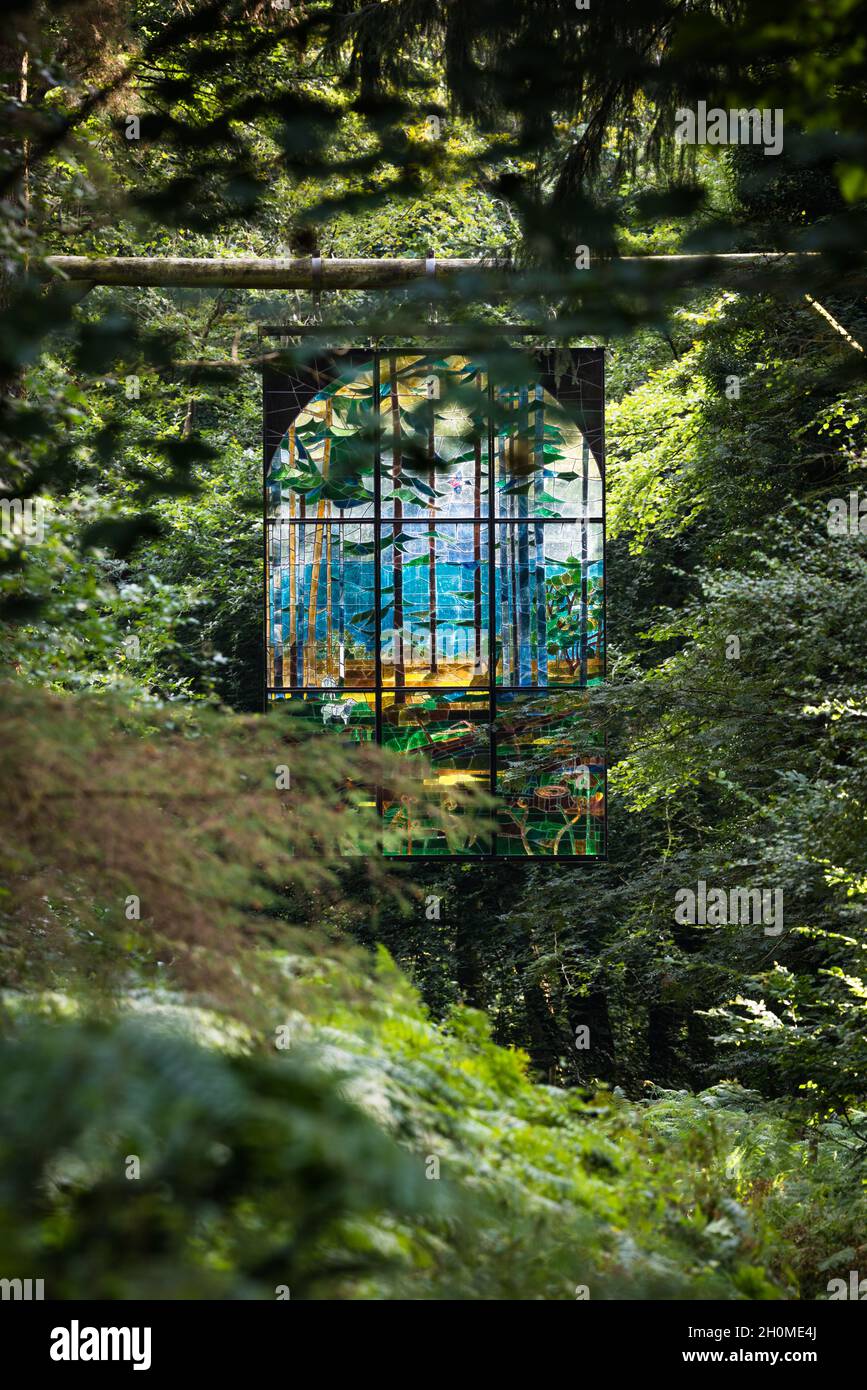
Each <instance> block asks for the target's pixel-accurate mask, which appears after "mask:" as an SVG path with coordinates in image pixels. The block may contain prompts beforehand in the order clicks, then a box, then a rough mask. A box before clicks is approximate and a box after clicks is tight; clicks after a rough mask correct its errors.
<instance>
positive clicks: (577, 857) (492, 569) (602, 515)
mask: <svg viewBox="0 0 867 1390" xmlns="http://www.w3.org/2000/svg"><path fill="white" fill-rule="evenodd" d="M298 331H299V330H298V329H297V328H296V329H294V330H293V329H292V328H291V327H283V328H275V329H273V330H262V336H266V335H269V334H273V335H274V336H277V335H278V334H279V335H280V336H281V337H284V336H286V335H291V334H292V333H293V332H296V333H297V332H298ZM310 331H312V330H308V333H309V332H310ZM320 331H321V330H320ZM566 350H567V351H568V352H570V353H571V354H573V355H574V354H576V353H586V354H587V355H588V357H589V356H591V355H592V356H593V357H594V358H596V359H597V360H598V363H599V376H600V381H599V390H600V396H601V401H600V411H599V433H598V446H597V449H596V450H594V451H593V454H594V457H595V458H596V461H597V464H598V466H599V471H600V476H601V479H602V499H601V500H602V507H601V511H600V512H599V514H598V515H584V516H558V517H533V516H527V517H508V516H502V517H501V516H497V515H496V510H497V509H496V498H497V490H496V483H497V478H496V447H495V431H494V425H493V413H494V412H493V405H494V392H495V390H496V385H495V383H494V382H493V381H492V380H491V378H490V374H488V380H487V387H486V389H487V395H488V404H489V411H488V430H487V441H486V442H487V454H488V476H487V491H488V515H482V516H475V515H472V514H470V515H466V516H448V517H443V518H442V519H441V520H440V522H439V524H440V525H449V524H456V525H467V524H470V525H472V524H476V523H478V524H483V525H485V526H487V530H488V559H487V580H488V633H487V636H488V642H487V670H488V681H487V686H486V687H485V686H482V685H476V686H467V685H459V684H455V685H403V686H397V685H396V684H393V683H389V682H383V679H382V643H381V640H380V639H381V620H382V592H381V591H382V575H381V567H380V565H379V564H378V563H376V561H377V559H378V555H379V550H380V548H379V544H378V542H379V538H380V536H381V535H382V533H383V531H384V530H385V529H386V528H391V527H393V526H394V524H395V520H396V519H395V518H394V517H389V516H386V517H383V515H382V447H381V439H382V433H383V431H382V422H381V414H380V411H379V410H377V412H376V415H375V422H376V434H375V448H374V466H373V493H374V499H373V504H374V513H373V516H372V517H364V518H354V517H353V518H344V517H330V518H328V522H327V524H328V526H329V527H338V526H341V527H343V526H355V527H370V529H371V530H372V531H373V533H374V536H375V538H376V541H377V545H376V548H375V551H374V561H375V563H374V608H375V645H374V681H373V684H372V685H367V686H361V685H359V684H357V683H356V684H354V685H346V686H340V687H338V689H339V690H341V691H344V692H345V693H346V694H347V695H351V694H353V693H362V692H363V693H364V694H365V695H368V696H369V695H371V694H372V695H374V697H375V739H376V743H377V745H378V746H380V747H381V746H382V723H383V720H382V709H383V699H384V697H388V696H389V695H391V694H393V693H394V692H395V691H396V690H401V691H402V692H404V693H406V694H410V693H411V694H420V693H424V694H426V695H428V696H429V697H431V698H436V697H437V696H440V695H449V694H464V693H466V694H470V693H472V694H475V695H480V694H481V693H482V692H483V691H486V694H487V702H488V714H489V728H490V733H489V752H488V756H489V785H490V792H491V795H492V796H493V797H496V796H497V795H498V792H497V733H496V718H497V694H498V693H499V694H500V695H503V694H511V695H524V696H537V697H538V696H542V695H561V696H567V695H570V694H571V695H572V696H573V697H575V698H576V700H577V698H578V697H579V696H580V695H582V694H584V693H585V692H586V691H587V689H588V688H589V687H588V686H586V685H567V684H565V683H562V684H559V683H558V684H553V685H551V684H549V685H511V684H508V685H506V684H497V680H496V668H497V661H496V595H497V582H496V562H495V560H494V558H493V557H494V556H495V554H496V535H497V527H499V526H517V525H527V526H543V527H544V526H552V525H563V524H571V525H574V526H580V527H581V528H582V529H584V532H585V540H586V528H587V527H589V526H592V525H596V526H601V528H602V574H603V585H602V679H603V681H604V680H605V678H606V676H607V669H608V613H607V584H606V583H605V579H606V578H607V565H606V489H605V466H604V460H605V412H604V366H603V362H604V349H602V348H585V349H580V348H579V349H576V348H569V349H566ZM496 351H497V352H502V351H503V349H500V348H498V349H496ZM516 351H517V350H516ZM552 351H556V349H525V352H530V353H533V354H534V355H536V356H538V355H540V353H541V352H552ZM319 354H320V355H321V357H323V358H327V357H328V355H329V354H328V349H327V348H321V349H319ZM390 355H401V356H416V355H417V356H418V357H419V358H422V359H423V358H428V357H442V356H449V357H458V356H466V357H473V356H476V357H478V356H483V355H484V354H483V353H480V352H479V351H478V349H473V350H468V349H465V348H462V347H461V345H460V344H459V343H452V344H448V345H438V346H430V345H428V344H426V345H424V346H417V345H415V344H412V345H410V344H403V343H401V344H389V345H388V346H371V347H357V348H345V347H341V349H340V354H339V357H338V358H337V360H338V361H347V360H350V361H356V362H359V363H362V362H363V363H365V364H370V365H371V366H372V369H373V397H374V401H375V402H376V403H377V404H378V403H379V400H380V382H381V362H382V359H383V357H386V358H387V357H389V356H390ZM283 375H285V374H281V373H280V372H279V371H275V370H274V369H273V368H270V367H267V366H266V367H265V368H264V369H263V396H264V406H265V409H264V410H263V538H262V539H263V599H264V623H263V626H264V661H263V669H264V671H265V680H264V682H263V687H264V689H263V704H264V710H265V712H266V713H267V712H269V711H271V710H274V709H275V706H276V705H277V704H279V699H278V698H275V697H279V696H281V695H288V696H292V695H310V696H327V695H330V696H333V695H334V694H335V687H333V686H323V685H307V684H305V685H285V684H284V685H280V686H271V685H268V683H267V670H268V629H269V623H268V615H269V603H270V595H269V544H268V536H269V530H270V529H271V528H273V527H275V526H278V525H279V526H296V527H297V526H310V525H313V524H317V522H316V519H315V518H311V517H286V518H276V517H271V516H269V514H268V471H269V468H270V465H271V460H272V458H273V455H274V452H275V450H276V449H277V448H279V446H280V443H281V441H282V439H283V435H284V433H285V431H283V430H282V429H280V428H279V426H278V428H277V429H276V430H275V429H274V428H271V429H269V414H268V408H267V406H268V392H269V380H270V381H272V382H273V381H274V380H276V379H277V378H279V377H280V376H283ZM314 394H315V393H314ZM311 399H313V396H312V395H311ZM302 409H303V407H302ZM297 413H300V411H298V412H297ZM403 521H404V522H405V523H407V524H410V525H411V524H412V523H413V521H417V523H418V525H419V527H421V526H423V525H427V524H428V519H427V518H425V517H418V518H406V517H404V518H403ZM318 524H320V525H322V524H324V523H323V522H322V521H319V522H318ZM586 584H587V576H586V572H585V573H583V575H582V587H585V586H586ZM582 601H583V602H584V603H586V601H587V600H586V587H585V597H584V598H583V600H582ZM600 744H601V745H602V747H603V749H604V748H605V740H604V738H603V739H600ZM603 758H604V754H603ZM602 776H603V797H604V802H603V815H602V818H601V820H602V825H601V834H602V845H603V849H602V852H601V853H598V854H556V855H509V854H503V853H498V852H497V850H496V838H497V831H496V824H494V825H492V828H491V832H490V835H489V843H490V848H488V849H487V850H485V851H483V852H478V853H476V852H474V853H471V854H446V853H444V854H411V855H400V854H389V855H388V858H389V859H393V860H394V861H395V862H396V863H400V862H403V861H407V862H410V861H416V862H431V863H433V862H438V861H443V860H445V861H447V862H461V863H467V864H471V863H475V862H479V863H482V862H484V861H486V860H491V859H495V860H498V861H500V862H503V863H505V862H516V863H526V864H531V863H532V864H538V863H540V862H549V863H552V864H558V863H559V864H565V863H568V864H582V865H586V866H588V867H589V866H590V865H592V864H598V863H604V862H606V861H607V859H608V765H607V758H604V761H603V767H602ZM376 806H377V812H378V814H379V815H380V816H382V789H381V788H380V787H377V788H376ZM493 814H494V820H495V819H496V812H494V813H493ZM380 852H382V851H380Z"/></svg>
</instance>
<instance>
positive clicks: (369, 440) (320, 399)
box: [265, 349, 606, 860]
mask: <svg viewBox="0 0 867 1390" xmlns="http://www.w3.org/2000/svg"><path fill="white" fill-rule="evenodd" d="M603 478H604V458H603V359H602V352H601V351H600V350H598V349H569V350H562V349H559V350H555V349H552V350H549V351H544V352H535V353H533V354H527V353H522V354H515V355H514V356H513V355H510V354H507V353H498V354H497V355H496V357H493V356H492V357H491V358H489V359H487V360H483V359H481V358H475V357H471V356H467V355H461V354H459V353H453V352H449V353H446V354H441V353H435V352H432V351H429V352H425V353H421V352H419V351H411V350H400V351H396V350H390V351H369V352H362V351H348V352H343V353H338V352H334V353H332V354H328V355H324V356H321V357H317V358H316V360H315V361H313V362H312V363H310V364H309V365H307V366H305V367H304V368H303V369H298V370H297V371H295V372H293V373H291V374H288V373H280V372H277V371H273V370H270V369H268V370H266V373H265V494H266V496H265V501H266V520H265V529H266V544H265V564H266V591H267V642H266V645H267V679H266V686H267V702H268V705H269V707H271V708H272V709H273V710H275V712H276V713H279V716H280V717H282V718H297V719H299V720H300V721H301V722H302V724H303V726H304V727H305V728H309V729H311V730H314V729H315V730H316V731H317V732H318V733H319V734H321V735H323V736H328V737H339V738H342V739H345V740H348V741H359V740H370V741H374V742H377V743H380V744H382V745H383V746H385V747H386V748H388V749H390V750H391V751H393V752H395V753H397V754H398V755H399V756H400V757H402V758H407V759H410V760H412V761H413V765H417V766H418V767H419V769H423V773H422V774H421V775H420V780H419V790H418V795H417V796H413V797H407V796H405V795H403V796H396V795H393V794H392V793H391V792H390V790H389V788H388V787H380V788H378V789H374V790H373V791H372V793H371V795H372V799H375V802H376V806H377V809H378V811H379V814H380V815H381V817H382V823H383V833H384V845H385V852H386V853H390V854H396V855H408V856H412V857H420V856H428V855H435V856H458V857H479V856H490V855H496V856H498V857H546V856H556V857H559V858H575V859H585V860H586V859H592V858H599V857H601V856H603V855H604V853H605V834H606V822H605V760H604V749H603V745H602V742H601V740H600V739H599V737H598V735H597V734H596V733H594V730H593V728H592V726H591V722H590V718H589V714H588V708H587V691H588V689H589V688H590V687H592V686H593V685H596V684H598V683H599V682H600V681H601V680H602V677H603V672H604V661H605V620H604V615H605V606H604V488H603ZM462 783H463V784H469V783H472V784H474V785H477V786H480V787H483V788H484V789H486V790H488V791H489V792H490V793H491V794H492V796H493V797H494V798H495V801H496V807H497V809H496V812H495V814H494V817H493V821H492V822H491V823H490V825H489V827H488V829H487V831H485V832H484V833H481V834H480V833H479V832H478V828H476V829H475V830H474V831H473V832H472V833H470V832H469V831H467V830H462V828H461V824H460V817H459V816H456V817H455V818H454V823H453V824H452V826H451V828H450V829H448V830H445V829H444V828H443V825H442V819H443V818H442V816H437V815H435V814H433V813H432V808H440V809H441V808H442V807H446V808H447V809H448V808H449V807H450V805H451V804H452V802H453V801H454V798H455V792H454V788H455V787H456V786H458V785H460V784H462ZM386 832H387V833H386Z"/></svg>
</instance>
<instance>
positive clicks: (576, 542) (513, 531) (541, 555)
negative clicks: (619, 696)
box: [495, 521, 604, 686]
mask: <svg viewBox="0 0 867 1390" xmlns="http://www.w3.org/2000/svg"><path fill="white" fill-rule="evenodd" d="M496 571H497V572H496V592H495V614H496V623H497V668H496V680H497V684H498V685H541V686H546V685H596V684H598V683H599V681H601V679H602V669H603V642H604V632H603V613H604V606H603V584H602V525H601V523H600V522H588V523H586V524H579V523H575V522H561V521H555V522H545V523H543V522H540V521H539V522H515V523H514V524H510V525H506V524H504V523H499V524H498V526H497V555H496Z"/></svg>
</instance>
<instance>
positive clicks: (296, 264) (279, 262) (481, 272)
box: [46, 251, 865, 292]
mask: <svg viewBox="0 0 867 1390" xmlns="http://www.w3.org/2000/svg"><path fill="white" fill-rule="evenodd" d="M46 263H47V265H48V266H49V267H50V268H51V269H52V270H53V271H55V272H56V273H57V274H58V275H60V276H63V277H65V278H66V279H68V280H72V281H75V282H78V283H81V282H86V283H87V284H90V285H133V286H141V287H144V286H158V287H162V288H172V287H186V288H201V289H208V288H215V289H216V288H235V289H251V290H252V289H274V290H312V291H316V290H320V289H321V290H385V289H396V288H399V287H400V286H402V285H408V284H411V283H413V282H416V281H420V280H425V279H428V280H430V281H431V282H432V283H442V282H449V281H453V280H454V279H455V277H460V276H463V277H464V284H465V286H466V288H468V289H469V288H470V281H472V280H476V281H478V282H480V284H481V283H484V284H485V285H486V286H488V287H489V288H491V289H495V290H499V291H501V292H508V291H509V290H510V289H512V290H514V289H517V288H519V287H520V288H523V289H530V290H539V291H541V290H543V289H544V288H545V285H546V282H550V284H551V287H552V288H553V286H554V285H555V284H556V286H557V288H558V289H560V290H561V291H562V290H563V289H566V288H572V289H574V290H576V291H579V290H581V289H585V288H586V289H588V290H589V289H592V288H594V287H598V286H605V285H610V286H612V287H617V288H618V289H621V290H628V289H629V288H630V286H634V288H635V289H636V290H643V289H646V288H657V287H658V288H659V289H666V288H677V287H680V286H682V285H690V284H704V283H711V284H713V285H715V286H718V287H719V288H733V289H736V288H741V287H745V286H748V285H750V284H763V283H767V282H776V281H778V280H779V279H780V277H782V278H783V279H784V280H785V281H786V282H797V281H798V280H799V279H800V278H801V277H802V276H809V277H815V276H817V275H821V274H822V273H823V271H825V270H827V271H829V272H830V271H832V270H833V266H832V265H831V263H830V262H829V261H827V258H826V257H825V255H824V254H823V253H822V252H816V251H812V252H809V251H808V252H798V251H793V252H787V251H746V252H725V253H721V254H718V255H677V256H620V257H616V258H614V259H612V260H608V261H600V262H599V263H598V264H597V265H592V264H591V267H590V268H589V269H587V270H569V271H568V272H565V273H564V272H552V271H543V270H538V269H534V268H532V267H530V268H526V269H523V268H519V267H514V266H512V265H510V264H508V263H502V262H497V261H491V260H465V259H457V260H456V259H453V258H448V259H444V260H425V259H423V258H419V259H401V258H394V259H383V260H358V259H356V260H341V259H336V258H335V259H329V258H322V259H321V260H319V261H314V260H313V259H312V258H311V257H309V256H305V257H289V258H284V259H270V260H269V259H266V258H262V257H245V256H237V257H213V258H204V257H202V258H193V257H186V256H49V257H48V258H47V262H46ZM853 274H854V275H855V276H856V277H857V278H859V279H861V278H865V270H864V267H858V268H856V269H855V271H854V272H853V271H851V270H850V271H847V274H846V275H845V276H843V278H851V277H852V275H853Z"/></svg>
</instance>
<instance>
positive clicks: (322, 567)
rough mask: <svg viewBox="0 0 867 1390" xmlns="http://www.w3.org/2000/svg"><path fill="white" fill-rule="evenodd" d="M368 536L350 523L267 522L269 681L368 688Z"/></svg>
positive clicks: (370, 531)
mask: <svg viewBox="0 0 867 1390" xmlns="http://www.w3.org/2000/svg"><path fill="white" fill-rule="evenodd" d="M374 535H375V532H374V528H373V526H358V525H355V524H347V525H345V526H338V525H330V524H328V523H326V522H321V521H312V522H311V521H307V522H303V523H290V522H285V521H278V522H275V523H274V524H273V525H269V527H268V646H269V652H268V663H269V674H268V683H269V685H271V686H273V687H275V688H277V689H282V688H284V687H286V686H306V685H312V686H317V685H318V686H322V685H324V686H335V687H341V686H353V685H356V686H358V685H360V686H370V685H373V683H374V679H375V674H376V661H375V648H376V623H375V591H374V576H375V573H376V571H375V565H376V559H375V550H376V542H375V540H374Z"/></svg>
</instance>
